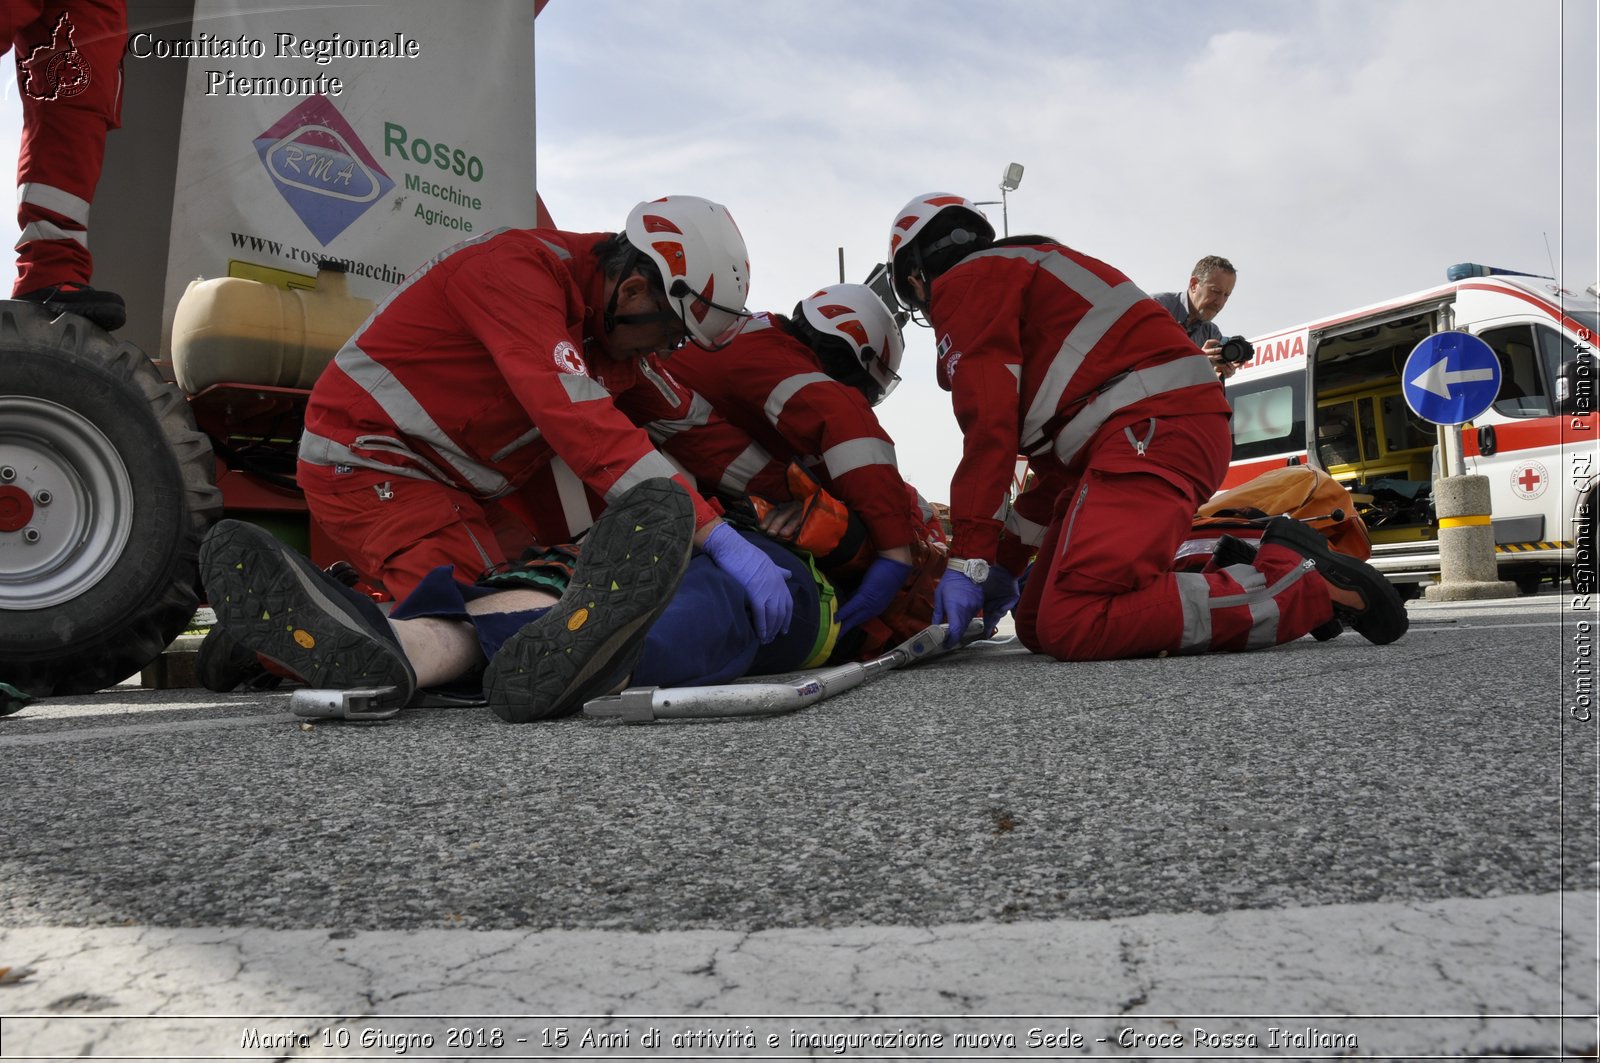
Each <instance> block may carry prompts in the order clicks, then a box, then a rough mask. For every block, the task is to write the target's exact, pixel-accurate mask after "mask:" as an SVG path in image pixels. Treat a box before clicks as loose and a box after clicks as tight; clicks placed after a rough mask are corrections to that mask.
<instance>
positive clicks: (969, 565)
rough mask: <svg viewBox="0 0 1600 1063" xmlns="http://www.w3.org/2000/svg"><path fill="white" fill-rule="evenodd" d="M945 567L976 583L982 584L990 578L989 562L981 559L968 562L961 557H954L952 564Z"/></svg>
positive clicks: (951, 560)
mask: <svg viewBox="0 0 1600 1063" xmlns="http://www.w3.org/2000/svg"><path fill="white" fill-rule="evenodd" d="M945 567H946V568H949V569H951V570H953V571H956V572H959V573H961V574H962V575H963V576H965V577H967V578H968V579H969V580H971V581H972V582H974V583H982V582H983V581H984V580H986V579H988V578H989V562H987V561H984V560H982V559H981V558H973V559H972V560H970V561H967V560H963V559H962V558H959V557H952V558H951V559H950V564H948V565H947V566H945Z"/></svg>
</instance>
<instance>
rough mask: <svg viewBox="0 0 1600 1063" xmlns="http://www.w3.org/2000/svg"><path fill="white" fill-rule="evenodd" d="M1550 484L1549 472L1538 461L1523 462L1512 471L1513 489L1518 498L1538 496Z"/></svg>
mask: <svg viewBox="0 0 1600 1063" xmlns="http://www.w3.org/2000/svg"><path fill="white" fill-rule="evenodd" d="M1549 485H1550V484H1549V474H1548V473H1546V472H1545V469H1544V466H1543V465H1541V464H1540V463H1539V462H1537V461H1527V462H1523V464H1522V465H1521V466H1519V467H1518V468H1517V469H1516V470H1514V471H1513V472H1512V473H1511V490H1513V491H1515V492H1516V494H1517V497H1518V498H1528V499H1533V498H1538V497H1539V496H1540V495H1542V494H1544V489H1545V488H1546V487H1548V486H1549Z"/></svg>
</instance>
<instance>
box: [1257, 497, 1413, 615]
mask: <svg viewBox="0 0 1600 1063" xmlns="http://www.w3.org/2000/svg"><path fill="white" fill-rule="evenodd" d="M1272 544H1276V545H1278V546H1282V547H1284V548H1286V549H1289V550H1293V551H1294V552H1295V553H1297V554H1299V555H1300V556H1301V557H1303V558H1306V559H1307V560H1308V561H1311V562H1312V563H1313V564H1315V565H1316V566H1317V574H1318V575H1319V576H1321V577H1322V578H1323V579H1325V580H1327V581H1328V582H1329V583H1330V584H1332V585H1333V586H1335V587H1337V588H1339V589H1340V590H1349V591H1355V592H1356V593H1357V594H1358V595H1360V596H1361V600H1362V603H1363V605H1362V607H1361V608H1360V609H1350V608H1348V607H1346V606H1342V605H1340V604H1339V603H1337V602H1335V603H1334V605H1333V616H1334V619H1335V620H1343V621H1346V622H1348V623H1349V625H1350V626H1351V627H1353V628H1355V629H1356V631H1357V632H1359V633H1360V634H1361V637H1362V638H1364V639H1366V640H1367V641H1368V642H1372V643H1376V644H1377V645H1379V646H1384V645H1387V644H1388V643H1391V642H1393V641H1394V640H1395V639H1397V638H1399V637H1400V636H1401V635H1404V634H1405V633H1406V628H1407V627H1409V626H1410V624H1411V620H1410V618H1409V617H1407V616H1406V607H1405V603H1404V602H1402V601H1401V600H1400V594H1399V592H1397V591H1396V590H1395V589H1394V586H1393V585H1392V584H1391V583H1390V582H1389V581H1388V580H1386V579H1384V578H1383V575H1382V574H1381V573H1380V572H1378V570H1377V569H1375V568H1373V567H1372V566H1371V565H1369V564H1367V563H1366V562H1364V561H1357V560H1356V559H1355V558H1353V557H1348V556H1346V555H1344V554H1341V553H1338V552H1336V551H1335V550H1334V549H1333V547H1331V546H1329V545H1328V540H1327V539H1326V538H1324V537H1323V536H1322V535H1320V534H1319V533H1317V532H1316V531H1314V530H1313V529H1311V528H1308V527H1306V526H1305V525H1304V524H1302V523H1300V522H1299V521H1297V520H1295V519H1294V518H1292V517H1275V518H1273V520H1272V521H1271V522H1270V523H1269V524H1268V525H1267V529H1266V531H1264V532H1262V534H1261V545H1262V546H1268V545H1272Z"/></svg>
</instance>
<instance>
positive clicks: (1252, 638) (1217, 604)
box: [1176, 561, 1314, 653]
mask: <svg viewBox="0 0 1600 1063" xmlns="http://www.w3.org/2000/svg"><path fill="white" fill-rule="evenodd" d="M1312 567H1314V566H1313V565H1312V564H1311V563H1310V562H1309V561H1308V562H1305V563H1304V564H1299V565H1296V566H1295V567H1294V568H1292V569H1290V570H1289V571H1288V572H1286V573H1284V574H1283V575H1282V576H1280V577H1278V580H1277V582H1275V583H1273V584H1272V585H1271V586H1268V585H1267V578H1266V576H1265V575H1263V574H1262V573H1261V571H1260V570H1258V569H1256V568H1255V567H1254V566H1251V565H1229V566H1228V567H1227V568H1225V569H1223V571H1224V572H1226V573H1227V574H1228V575H1230V576H1232V577H1233V578H1234V579H1235V580H1236V581H1237V582H1238V583H1239V585H1240V587H1242V588H1243V593H1242V594H1229V595H1223V596H1220V597H1216V598H1213V597H1211V585H1210V583H1209V582H1208V581H1207V580H1206V577H1205V576H1204V575H1202V574H1200V573H1198V572H1179V573H1177V574H1176V576H1177V580H1178V598H1179V600H1180V601H1181V602H1182V603H1183V635H1182V636H1181V637H1180V639H1179V642H1178V651H1179V652H1180V653H1204V652H1205V651H1206V650H1208V649H1210V648H1211V636H1212V628H1211V614H1212V612H1213V611H1215V610H1218V609H1237V608H1239V607H1240V606H1245V607H1247V608H1248V609H1249V610H1250V633H1249V634H1248V635H1247V636H1246V638H1245V648H1246V649H1252V650H1259V649H1264V648H1266V647H1268V646H1275V645H1277V642H1278V620H1279V612H1278V596H1279V595H1281V594H1283V593H1284V592H1285V591H1286V590H1288V589H1289V588H1290V587H1292V586H1294V584H1296V583H1298V582H1299V581H1300V579H1301V577H1303V576H1304V575H1305V574H1306V572H1307V571H1309V570H1310V569H1311V568H1312Z"/></svg>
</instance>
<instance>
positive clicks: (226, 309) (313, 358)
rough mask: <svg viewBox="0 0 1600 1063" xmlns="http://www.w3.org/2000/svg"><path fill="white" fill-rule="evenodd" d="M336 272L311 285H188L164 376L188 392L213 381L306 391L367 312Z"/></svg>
mask: <svg viewBox="0 0 1600 1063" xmlns="http://www.w3.org/2000/svg"><path fill="white" fill-rule="evenodd" d="M373 305H374V304H373V302H372V300H371V299H361V298H358V297H356V296H353V295H351V294H350V291H349V288H348V287H347V286H346V284H345V276H344V271H343V270H340V269H335V268H327V267H324V268H323V269H320V270H318V272H317V284H316V287H315V288H309V289H308V288H294V289H285V288H280V287H278V286H276V285H273V284H267V283H264V282H262V281H255V280H246V279H244V278H242V277H219V278H216V279H213V280H195V281H191V282H190V284H189V287H188V288H187V289H186V290H185V291H184V293H183V298H182V299H180V300H178V307H177V310H176V311H175V312H174V316H173V319H172V372H173V376H174V377H175V378H176V379H177V381H178V386H179V387H181V388H182V389H183V390H184V391H186V392H188V393H189V394H191V395H194V394H198V393H199V392H201V391H204V390H205V389H206V388H208V387H210V386H212V385H213V384H221V383H235V384H261V385H267V386H270V387H285V388H309V387H310V386H311V385H312V384H314V383H315V382H316V379H317V377H318V376H319V375H320V374H321V373H322V371H323V369H325V368H327V365H328V363H329V362H331V361H333V357H334V355H336V354H338V353H339V348H340V347H343V346H344V344H345V341H346V340H348V339H349V338H350V337H351V336H353V335H354V334H355V331H356V329H358V328H360V327H361V325H362V323H363V322H365V321H366V319H367V318H368V317H369V316H370V315H371V314H372V308H373Z"/></svg>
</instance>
